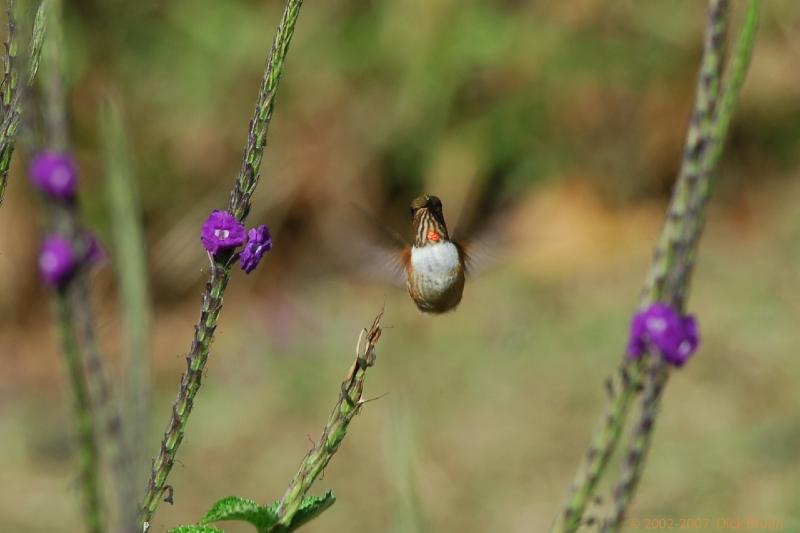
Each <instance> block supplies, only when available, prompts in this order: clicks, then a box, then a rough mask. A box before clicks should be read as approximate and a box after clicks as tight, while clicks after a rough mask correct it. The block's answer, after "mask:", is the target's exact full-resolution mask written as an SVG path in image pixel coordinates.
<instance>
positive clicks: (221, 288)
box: [138, 0, 303, 531]
mask: <svg viewBox="0 0 800 533" xmlns="http://www.w3.org/2000/svg"><path fill="white" fill-rule="evenodd" d="M302 4H303V2H302V0H289V1H288V2H287V4H286V8H285V9H284V11H283V16H282V17H281V21H280V23H279V24H278V29H277V32H276V34H275V39H274V41H273V43H272V49H271V51H270V54H269V57H268V59H267V62H266V68H265V71H264V76H263V79H262V81H261V86H260V89H259V93H258V98H257V100H256V108H255V113H254V115H253V118H252V120H251V121H250V129H249V132H248V136H247V144H246V147H245V150H244V156H243V161H242V168H241V170H240V172H239V175H238V176H237V178H236V182H235V184H234V187H233V190H232V191H231V195H230V204H229V211H230V212H231V213H232V214H234V215H235V216H236V218H237V219H238V220H239V221H240V222H242V223H244V221H245V219H246V218H247V214H248V212H249V211H250V198H251V197H252V194H253V192H254V191H255V187H256V185H257V184H258V175H259V169H260V167H261V160H262V157H263V152H264V148H265V146H266V142H267V131H268V129H269V124H270V120H271V118H272V110H273V108H274V105H275V94H276V92H277V89H278V85H279V83H280V79H281V73H282V71H283V63H284V60H285V59H286V54H287V53H288V51H289V44H290V42H291V39H292V35H293V34H294V28H295V24H296V22H297V17H298V14H299V10H300V7H301V6H302ZM223 255H224V254H223ZM230 259H231V258H230V256H227V255H225V256H224V257H223V256H218V257H216V258H211V270H210V272H209V278H208V282H207V283H206V289H205V291H204V293H203V297H202V306H201V311H200V320H199V321H198V323H197V325H196V326H195V335H194V339H193V341H192V346H191V349H190V351H189V355H188V356H187V357H186V371H185V372H184V374H183V376H182V377H181V384H180V388H179V390H178V396H177V398H176V399H175V401H174V402H173V404H172V413H171V415H170V420H169V422H168V423H167V428H166V430H165V431H164V437H163V439H162V440H161V447H160V449H159V452H158V455H157V456H156V458H155V459H154V460H153V465H152V469H151V472H150V479H149V480H148V482H147V488H146V490H145V495H144V498H143V500H142V505H141V510H140V513H139V520H138V524H139V525H140V527H141V529H143V530H144V531H147V529H148V528H149V526H150V521H151V519H152V517H153V514H154V513H155V511H156V509H157V508H158V506H159V504H160V503H161V499H162V494H163V492H164V490H165V487H166V482H167V477H168V476H169V473H170V470H171V469H172V465H173V463H174V461H175V455H176V453H177V451H178V448H179V446H180V444H181V442H182V440H183V435H184V432H185V431H186V424H187V423H188V419H189V414H190V413H191V410H192V406H193V405H194V398H195V395H196V394H197V391H198V390H199V389H200V383H201V379H202V374H203V368H205V365H206V361H207V360H208V352H209V347H210V345H211V341H212V339H213V337H214V331H215V330H216V327H217V318H218V316H219V312H220V309H221V308H222V297H223V294H224V292H225V288H226V287H227V285H228V281H229V279H230V265H229V262H230Z"/></svg>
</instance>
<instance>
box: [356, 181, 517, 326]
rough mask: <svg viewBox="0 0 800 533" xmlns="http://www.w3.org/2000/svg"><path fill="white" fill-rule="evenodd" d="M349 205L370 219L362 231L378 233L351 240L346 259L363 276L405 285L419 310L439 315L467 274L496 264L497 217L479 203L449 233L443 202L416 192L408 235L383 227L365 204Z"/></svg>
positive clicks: (451, 304) (455, 300)
mask: <svg viewBox="0 0 800 533" xmlns="http://www.w3.org/2000/svg"><path fill="white" fill-rule="evenodd" d="M351 205H353V206H354V207H355V208H356V211H357V212H360V213H361V215H363V216H364V217H365V218H366V219H368V220H369V221H370V222H371V223H370V225H369V226H368V227H367V228H366V234H367V235H369V234H370V231H369V230H370V229H372V230H375V229H377V230H379V233H380V235H375V237H376V239H372V238H370V237H369V236H368V237H367V238H366V239H356V240H355V241H350V243H351V245H353V246H355V248H354V249H352V250H351V254H348V255H349V256H350V257H349V259H353V257H355V258H356V259H355V262H354V267H355V268H356V269H358V270H360V271H361V272H362V273H363V274H365V275H366V276H367V277H371V278H374V279H380V280H382V281H385V282H389V283H391V284H393V285H397V286H402V285H405V287H406V289H407V290H408V294H409V295H410V296H411V299H412V300H413V301H414V303H415V304H416V306H417V308H419V310H420V311H422V312H423V313H431V314H441V313H446V312H448V311H452V310H453V309H455V308H456V307H457V306H458V304H459V303H460V302H461V297H462V296H463V293H464V283H465V280H466V277H467V275H468V274H475V273H476V272H477V271H482V270H486V269H487V267H488V266H491V265H492V264H493V263H497V261H496V259H497V255H498V254H497V253H496V252H499V251H500V250H501V249H502V247H503V245H504V244H506V242H505V239H502V238H498V237H497V234H498V231H495V230H497V229H498V228H497V226H498V223H499V222H500V220H499V217H498V216H497V215H496V213H492V212H491V211H492V210H491V209H490V208H486V206H483V205H482V206H480V207H482V209H480V210H479V211H478V215H479V216H478V217H474V220H472V221H470V220H469V219H465V217H463V216H462V220H460V221H459V224H458V227H457V228H456V230H455V235H456V237H455V238H453V236H451V233H450V232H449V231H448V229H447V223H446V222H445V219H444V214H443V212H442V201H441V200H440V199H439V198H438V197H436V196H433V195H429V194H426V195H423V196H419V197H417V198H415V199H414V200H413V201H412V202H411V206H410V212H411V227H412V230H413V237H412V238H411V239H410V240H409V239H406V238H405V237H403V236H402V235H401V234H400V233H398V232H396V231H394V230H392V229H391V228H389V227H387V226H386V224H384V222H383V221H382V220H380V219H379V218H378V217H377V216H375V215H374V214H372V213H371V212H370V211H369V210H368V209H365V208H362V207H360V206H359V205H358V204H355V203H352V204H351ZM487 213H488V214H487ZM499 233H502V232H499Z"/></svg>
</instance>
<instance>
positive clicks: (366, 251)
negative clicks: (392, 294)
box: [349, 202, 411, 288]
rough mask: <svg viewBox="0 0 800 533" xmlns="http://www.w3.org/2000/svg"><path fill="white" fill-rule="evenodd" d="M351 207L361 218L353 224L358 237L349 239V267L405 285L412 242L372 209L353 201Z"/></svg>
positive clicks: (370, 277)
mask: <svg viewBox="0 0 800 533" xmlns="http://www.w3.org/2000/svg"><path fill="white" fill-rule="evenodd" d="M351 206H352V207H353V211H354V212H355V213H356V214H358V218H359V219H360V221H356V222H354V224H353V227H354V228H358V229H356V231H355V233H356V234H357V235H358V238H355V239H352V243H353V246H352V250H351V252H350V253H351V257H350V261H349V262H350V263H351V264H352V270H353V271H355V272H356V273H357V274H358V275H359V276H361V277H364V278H366V279H369V280H372V281H375V282H378V283H384V284H389V285H393V286H395V287H399V288H405V285H406V265H408V262H409V261H410V259H411V255H410V253H411V244H410V243H409V242H408V240H406V239H405V238H404V237H403V236H402V235H401V234H400V233H399V232H398V231H395V230H394V229H392V228H390V227H389V226H388V225H386V224H385V223H384V222H383V221H382V220H381V219H380V218H379V217H378V216H376V215H375V214H374V213H373V212H372V211H370V210H368V209H366V208H364V207H361V206H360V205H358V204H356V203H354V202H351ZM359 222H360V223H359Z"/></svg>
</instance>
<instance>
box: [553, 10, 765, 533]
mask: <svg viewBox="0 0 800 533" xmlns="http://www.w3.org/2000/svg"><path fill="white" fill-rule="evenodd" d="M729 7H730V6H729V2H728V0H712V1H711V2H710V10H709V16H708V24H707V26H706V37H705V45H704V52H703V58H702V60H701V67H700V74H699V80H698V86H697V97H696V101H695V108H694V111H693V113H692V118H691V121H690V126H689V130H688V133H687V140H686V146H685V149H684V155H683V162H682V165H681V170H680V173H679V176H678V179H677V181H676V184H675V189H674V191H673V195H672V200H671V202H670V206H669V208H668V212H667V218H666V222H665V225H664V229H663V230H662V233H661V237H660V239H659V243H658V245H657V247H656V251H655V253H654V258H653V263H652V265H651V267H650V270H649V271H648V274H647V277H646V280H645V284H644V288H643V291H642V296H641V299H640V304H639V305H640V308H644V307H646V306H648V305H649V304H651V303H653V302H658V301H661V302H669V303H670V304H671V305H673V306H674V307H675V308H676V309H678V310H681V309H682V308H683V304H684V301H685V298H686V294H687V293H688V286H689V279H690V275H691V271H692V268H693V265H694V258H695V256H696V253H697V246H698V243H699V237H700V234H701V232H702V229H703V221H704V220H705V208H706V205H707V204H708V200H709V198H710V192H711V178H712V177H713V171H714V169H715V168H716V165H717V163H718V161H719V156H720V154H721V150H722V142H723V140H724V136H725V133H726V131H727V126H728V124H729V122H730V116H731V113H732V110H733V103H734V101H735V98H736V95H737V94H738V90H739V88H740V86H741V83H742V80H743V77H744V73H745V71H746V66H747V63H748V60H749V57H750V52H751V50H752V46H753V36H754V34H755V25H756V20H757V10H758V1H757V0H753V1H751V3H750V5H749V7H748V12H747V18H746V21H745V26H744V29H743V31H742V34H741V36H740V39H739V45H738V46H737V51H736V56H735V58H734V61H733V64H732V66H731V68H730V69H729V70H730V72H731V75H730V76H729V77H728V78H727V79H726V80H725V85H724V87H723V86H722V76H721V73H722V66H723V63H724V48H725V35H726V30H727V22H728V11H729ZM720 92H722V97H721V103H720V104H719V109H718V104H717V102H718V101H719V100H720ZM666 372H667V368H666V365H665V364H664V363H663V361H661V360H658V361H650V359H649V358H644V359H638V360H636V361H630V360H628V359H627V358H625V359H623V362H622V364H621V366H620V369H619V377H618V379H617V380H616V383H615V382H614V381H613V380H609V381H608V382H607V388H608V392H609V401H610V403H609V406H608V407H607V409H606V411H605V413H604V415H603V418H602V420H601V422H600V424H599V427H598V429H597V430H596V432H595V434H594V435H593V437H592V440H591V443H590V445H589V449H588V452H587V453H586V455H585V457H584V460H583V462H582V464H581V466H580V468H579V470H578V473H577V474H576V477H575V480H574V481H573V484H572V488H571V491H570V496H569V497H568V499H567V501H566V503H565V505H564V509H563V510H562V512H560V513H559V515H558V516H557V517H556V520H555V523H554V524H553V526H552V529H551V531H553V532H562V531H564V532H573V531H576V530H577V529H578V528H579V527H580V525H581V523H582V521H583V519H584V513H585V511H586V507H587V505H588V503H589V501H590V500H591V499H592V497H593V495H594V492H595V489H596V487H597V485H598V483H599V481H600V479H601V477H602V476H603V474H604V473H605V471H606V467H607V466H608V463H609V460H610V458H611V456H612V455H613V453H614V450H615V449H616V447H617V444H618V443H619V440H620V438H621V435H622V430H623V428H624V426H625V420H626V418H627V415H628V412H629V408H630V405H631V403H632V401H633V399H634V398H635V397H636V396H637V395H638V393H639V392H640V391H641V390H644V394H643V399H642V404H643V413H645V414H646V416H645V415H643V418H642V420H640V422H639V424H638V426H637V427H638V430H637V431H636V432H635V436H634V443H633V444H632V447H631V449H629V451H628V455H627V456H626V458H625V461H624V463H625V465H627V466H626V468H627V469H626V470H625V471H624V472H625V473H624V474H623V477H622V479H621V481H620V484H619V485H618V486H617V488H616V489H615V492H614V498H615V511H614V514H613V516H612V517H610V518H609V519H607V520H606V522H605V524H604V527H606V528H607V529H608V530H614V529H615V528H617V527H618V526H619V524H620V523H621V521H622V519H623V517H624V512H625V509H626V508H627V506H628V504H629V503H630V501H631V499H632V496H633V492H634V491H635V487H636V484H637V481H638V478H639V475H640V468H641V467H642V465H643V459H644V455H645V452H646V449H647V447H648V443H649V438H650V437H649V434H650V433H651V431H652V426H653V422H654V417H655V414H654V413H655V412H656V410H657V408H658V405H659V399H660V397H661V393H662V391H663V388H664V385H665V383H666V376H665V373H666ZM645 434H647V435H646V436H644V435H645ZM637 435H638V436H637Z"/></svg>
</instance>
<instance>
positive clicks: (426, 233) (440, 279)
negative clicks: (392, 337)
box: [401, 194, 467, 314]
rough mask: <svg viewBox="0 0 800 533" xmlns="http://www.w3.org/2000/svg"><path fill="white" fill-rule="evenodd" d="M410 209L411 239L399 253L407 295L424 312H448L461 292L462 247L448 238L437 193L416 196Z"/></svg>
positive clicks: (454, 305) (462, 287) (463, 259)
mask: <svg viewBox="0 0 800 533" xmlns="http://www.w3.org/2000/svg"><path fill="white" fill-rule="evenodd" d="M410 210H411V224H412V228H413V231H414V242H413V243H411V244H409V245H407V246H405V247H404V249H403V251H402V255H401V264H402V266H403V267H404V270H405V274H406V287H407V288H408V294H409V295H410V296H411V299H412V300H414V303H415V304H416V305H417V308H419V310H420V311H422V312H424V313H434V314H440V313H445V312H447V311H451V310H453V309H455V308H456V306H457V305H458V304H459V303H460V302H461V297H462V295H463V294H464V280H465V273H466V263H467V256H466V253H465V251H464V247H463V246H461V245H460V244H459V243H458V242H456V241H453V240H451V239H450V235H449V233H448V232H447V224H446V223H445V220H444V214H443V212H442V201H441V200H440V199H439V198H438V197H437V196H432V195H427V194H426V195H423V196H420V197H418V198H415V199H414V200H413V201H412V202H411V209H410Z"/></svg>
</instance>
